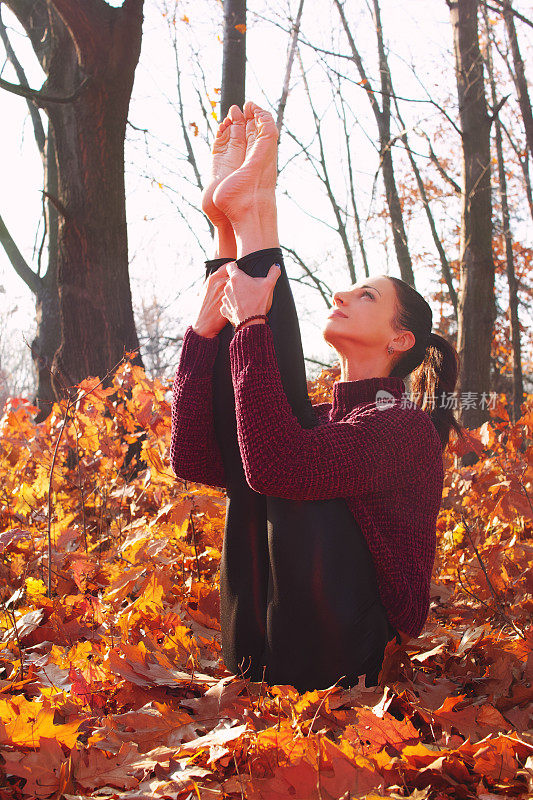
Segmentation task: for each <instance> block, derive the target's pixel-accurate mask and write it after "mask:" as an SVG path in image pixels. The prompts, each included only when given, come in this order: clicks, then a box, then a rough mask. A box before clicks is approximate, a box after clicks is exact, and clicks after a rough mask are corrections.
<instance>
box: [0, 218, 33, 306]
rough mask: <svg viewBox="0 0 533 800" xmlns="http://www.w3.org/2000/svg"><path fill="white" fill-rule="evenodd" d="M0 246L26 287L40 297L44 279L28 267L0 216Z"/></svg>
mask: <svg viewBox="0 0 533 800" xmlns="http://www.w3.org/2000/svg"><path fill="white" fill-rule="evenodd" d="M0 244H1V245H2V247H3V248H4V250H5V251H6V255H7V257H8V258H9V260H10V262H11V265H12V267H13V269H14V270H15V272H16V273H17V275H18V276H19V277H20V278H22V280H23V281H24V283H25V284H26V286H27V287H28V288H29V289H30V291H32V292H33V294H34V295H36V296H37V297H38V296H39V294H40V292H41V291H42V288H43V282H42V279H41V278H39V276H38V275H36V274H35V272H34V271H33V270H32V269H31V268H30V267H29V266H28V264H27V263H26V259H25V258H24V256H23V255H22V253H21V252H20V250H19V249H18V247H17V245H16V244H15V242H14V240H13V237H12V236H11V234H10V233H9V231H8V229H7V227H6V224H5V222H4V220H3V219H2V217H1V216H0Z"/></svg>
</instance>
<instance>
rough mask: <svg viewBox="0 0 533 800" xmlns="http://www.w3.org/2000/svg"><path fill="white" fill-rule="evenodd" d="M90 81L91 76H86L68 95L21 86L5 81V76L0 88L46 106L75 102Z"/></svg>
mask: <svg viewBox="0 0 533 800" xmlns="http://www.w3.org/2000/svg"><path fill="white" fill-rule="evenodd" d="M89 81H90V78H89V77H87V78H84V79H83V80H82V82H81V83H80V85H79V86H78V88H77V89H76V91H75V92H73V94H71V95H69V96H68V97H54V95H50V94H46V92H40V91H38V90H36V89H30V88H29V86H19V85H18V84H16V83H9V81H5V80H4V79H3V78H0V89H5V90H6V92H11V94H16V95H18V96H19V97H25V98H27V99H29V100H33V102H34V103H35V105H37V106H42V107H44V106H47V105H50V104H51V103H73V102H74V100H76V99H77V98H78V97H79V96H80V94H81V92H82V91H83V89H85V87H86V86H87V84H88V83H89Z"/></svg>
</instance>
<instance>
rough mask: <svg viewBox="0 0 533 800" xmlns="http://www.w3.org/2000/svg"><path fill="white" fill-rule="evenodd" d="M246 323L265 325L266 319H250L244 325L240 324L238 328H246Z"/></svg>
mask: <svg viewBox="0 0 533 800" xmlns="http://www.w3.org/2000/svg"><path fill="white" fill-rule="evenodd" d="M248 325H266V319H251V320H249V322H245V323H244V325H241V327H240V328H239V330H241V331H242V329H243V328H247V327H248Z"/></svg>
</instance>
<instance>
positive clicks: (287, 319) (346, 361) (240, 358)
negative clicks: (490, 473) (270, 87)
mask: <svg viewBox="0 0 533 800" xmlns="http://www.w3.org/2000/svg"><path fill="white" fill-rule="evenodd" d="M277 140H278V131H277V128H276V125H275V123H274V120H273V119H272V117H271V115H270V114H269V113H268V112H266V111H264V110H262V109H260V108H259V107H258V106H257V105H256V104H255V103H251V102H247V103H246V104H245V106H244V113H243V112H242V111H241V110H240V109H239V108H238V107H237V106H232V107H231V109H230V111H229V114H228V117H226V119H225V120H224V121H223V122H222V123H221V125H220V126H219V130H218V133H217V136H216V139H215V143H214V146H213V172H212V179H211V181H210V184H209V186H208V188H207V189H206V191H205V194H204V198H203V203H202V207H203V210H204V211H205V213H206V214H207V215H208V217H209V218H210V219H211V221H212V222H213V224H214V225H215V228H216V231H217V251H216V254H215V255H216V257H215V258H214V259H213V260H212V261H209V262H207V263H206V273H207V280H206V284H205V293H204V296H203V300H202V304H201V307H200V309H199V312H198V315H197V318H196V321H195V322H194V324H193V325H190V326H189V327H188V328H187V330H186V332H185V335H184V339H183V348H182V352H181V356H180V363H179V366H178V370H177V373H176V378H175V381H174V387H173V404H172V432H171V463H172V468H173V470H174V472H175V474H176V475H177V476H178V477H181V478H184V479H188V480H193V481H197V482H201V483H206V484H210V485H214V486H219V487H223V488H225V489H226V492H227V510H226V511H227V513H226V523H225V530H224V542H223V549H222V557H221V565H220V597H221V628H222V651H223V657H224V662H225V664H226V666H227V667H228V669H229V670H230V671H232V672H234V673H238V672H240V673H242V674H244V675H245V676H247V677H249V678H251V679H252V680H261V679H262V677H265V679H266V680H267V681H268V682H269V683H270V684H274V683H290V684H292V685H293V686H295V687H296V688H297V689H298V690H299V691H305V690H308V689H316V688H324V687H326V686H330V685H332V684H333V683H335V682H337V681H338V682H340V683H341V684H342V685H344V686H349V685H352V684H353V683H356V682H357V680H358V677H359V676H360V675H363V674H364V675H365V676H366V678H365V682H366V685H371V684H375V683H376V682H377V678H378V674H379V670H380V668H381V665H382V661H383V653H384V649H385V646H386V643H387V641H388V640H389V639H390V638H392V637H393V636H396V639H397V641H400V640H402V641H406V640H407V639H409V638H410V637H411V636H418V635H419V633H420V632H421V630H422V628H423V625H424V622H425V620H426V617H427V613H428V609H429V584H430V577H431V572H432V567H433V561H434V556H435V547H436V536H435V527H436V519H437V515H438V512H439V508H440V504H441V498H442V486H443V463H442V450H443V449H444V447H445V446H446V444H447V441H448V436H449V432H450V428H451V427H452V426H453V427H454V428H455V429H456V430H457V431H459V430H460V428H459V426H458V424H457V422H456V421H455V419H454V417H453V414H452V413H451V412H450V411H449V410H448V409H447V408H446V407H439V406H438V401H439V399H441V398H442V397H443V395H442V393H443V392H452V391H453V389H454V386H455V383H456V378H457V357H456V353H455V350H454V349H453V347H451V345H450V344H449V343H448V342H446V340H445V339H443V338H442V337H440V336H438V335H437V334H433V333H430V332H431V322H432V315H431V309H430V307H429V305H428V304H427V303H426V301H425V300H424V299H423V298H422V297H421V296H420V295H419V294H418V292H416V291H415V290H414V289H413V288H412V287H410V286H409V285H408V284H406V283H404V282H403V281H401V280H399V279H396V278H390V277H388V276H385V275H378V276H375V277H373V278H372V279H367V280H366V281H365V282H363V283H360V284H359V283H357V284H355V285H354V286H353V287H351V288H350V289H348V290H346V291H344V292H337V293H336V294H335V295H334V297H333V300H334V309H333V311H332V313H330V315H329V316H328V318H327V321H326V323H325V327H324V331H323V335H324V338H325V340H326V341H327V342H328V344H330V346H332V347H334V348H335V349H336V351H337V353H338V355H339V358H340V363H341V379H340V381H336V382H335V384H334V387H333V395H332V403H331V404H329V403H322V404H320V405H316V406H312V404H311V403H310V400H309V397H308V394H307V387H306V379H305V366H304V359H303V353H302V347H301V339H300V331H299V326H298V319H297V316H296V310H295V306H294V301H293V298H292V294H291V290H290V287H289V283H288V279H287V275H286V272H285V268H284V264H283V259H282V254H281V249H280V247H279V239H278V234H277V214H276V202H275V185H276V163H277ZM235 258H237V262H235ZM228 262H231V263H228ZM229 323H231V324H229ZM417 367H418V370H417V371H416V373H415V374H414V375H413V378H414V382H413V383H414V385H413V387H412V388H413V390H414V392H415V394H416V392H426V393H427V394H428V395H430V400H429V401H428V402H426V407H427V410H425V409H422V408H421V407H419V406H418V405H416V404H414V403H412V402H410V401H408V400H407V398H406V397H405V387H404V383H403V378H404V377H405V376H406V375H408V374H410V373H411V372H413V370H415V368H417ZM432 395H433V396H434V403H433V404H432V403H431V396H432ZM428 412H429V413H428Z"/></svg>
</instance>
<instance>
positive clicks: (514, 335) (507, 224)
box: [483, 9, 524, 422]
mask: <svg viewBox="0 0 533 800" xmlns="http://www.w3.org/2000/svg"><path fill="white" fill-rule="evenodd" d="M483 16H484V19H485V28H486V31H487V72H488V76H489V83H490V92H491V102H492V108H493V109H496V108H497V107H498V97H497V93H496V81H495V78H494V69H493V66H492V52H491V47H492V43H491V37H490V26H489V21H488V15H487V11H486V9H483ZM494 134H495V141H496V155H497V160H498V178H499V181H498V183H499V189H500V202H501V207H502V233H503V237H504V240H505V265H506V271H507V282H508V284H509V327H510V330H511V337H510V338H511V347H512V353H513V407H512V411H511V414H510V417H511V419H512V420H513V422H516V420H517V419H519V418H520V417H521V415H522V411H521V408H520V407H521V405H522V402H523V400H524V384H523V379H522V353H521V347H520V319H519V316H518V286H517V281H516V273H515V268H514V256H513V235H512V232H511V215H510V213H509V202H508V198H507V177H506V175H505V162H504V160H503V142H502V128H501V124H500V119H499V116H498V114H496V117H495V119H494Z"/></svg>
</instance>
